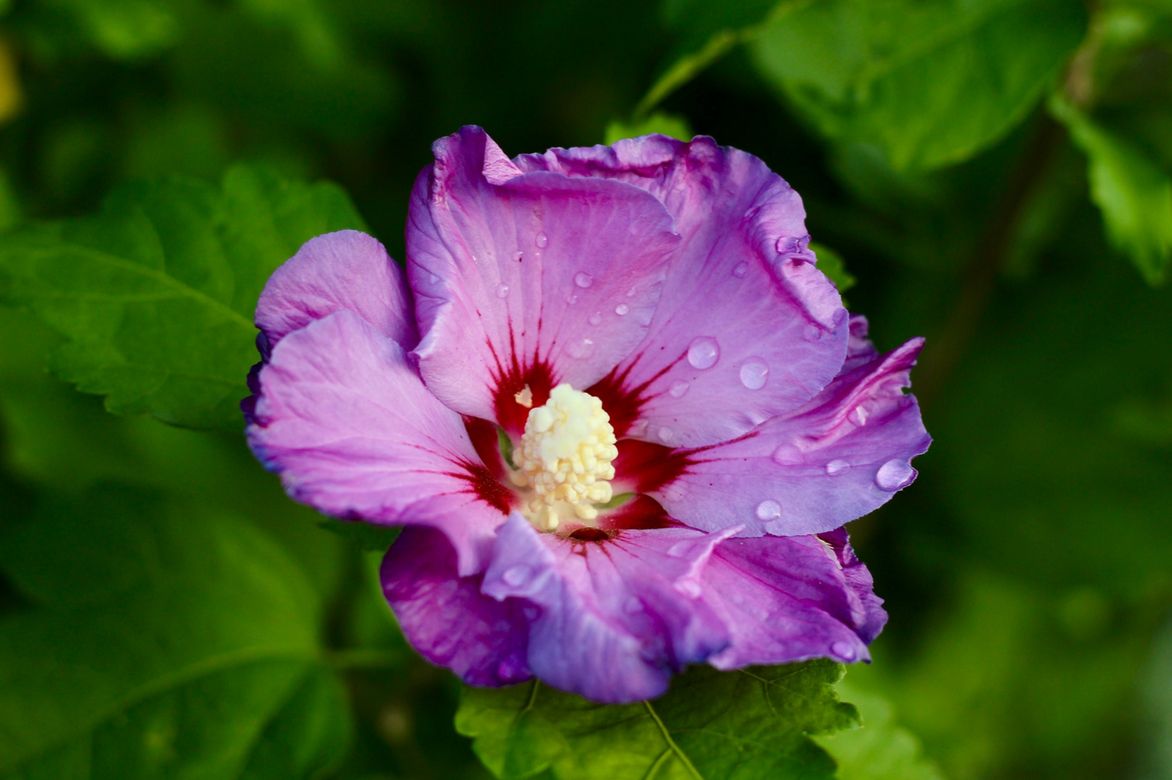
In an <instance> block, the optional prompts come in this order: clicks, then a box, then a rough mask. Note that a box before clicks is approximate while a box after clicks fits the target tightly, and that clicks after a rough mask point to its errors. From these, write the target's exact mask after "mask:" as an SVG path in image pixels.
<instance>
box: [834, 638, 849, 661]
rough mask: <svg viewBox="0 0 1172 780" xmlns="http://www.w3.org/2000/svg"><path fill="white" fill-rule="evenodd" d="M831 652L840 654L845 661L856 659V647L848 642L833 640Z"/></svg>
mask: <svg viewBox="0 0 1172 780" xmlns="http://www.w3.org/2000/svg"><path fill="white" fill-rule="evenodd" d="M830 652H831V653H833V654H834V655H836V656H838V657H839V658H841V659H842V660H844V661H853V660H855V649H854V647H852V646H851V645H850V643H848V642H833V643H831V645H830Z"/></svg>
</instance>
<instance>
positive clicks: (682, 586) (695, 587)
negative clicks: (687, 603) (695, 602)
mask: <svg viewBox="0 0 1172 780" xmlns="http://www.w3.org/2000/svg"><path fill="white" fill-rule="evenodd" d="M676 590H678V591H679V592H680V593H683V594H684V595H685V596H687V597H688V598H690V599H698V598H700V593H701V590H700V583H698V582H696V581H695V580H680V581H679V582H677V583H676Z"/></svg>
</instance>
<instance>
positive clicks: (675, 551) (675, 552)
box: [667, 541, 692, 558]
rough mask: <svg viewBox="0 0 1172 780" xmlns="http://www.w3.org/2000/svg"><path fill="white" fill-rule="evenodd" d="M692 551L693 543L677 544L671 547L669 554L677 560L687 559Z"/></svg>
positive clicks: (668, 550) (668, 549)
mask: <svg viewBox="0 0 1172 780" xmlns="http://www.w3.org/2000/svg"><path fill="white" fill-rule="evenodd" d="M691 551H692V543H691V542H689V541H683V542H676V543H675V544H673V545H672V546H671V547H669V548H667V554H668V555H672V556H675V557H676V558H685V557H687V555H688V553H690V552H691Z"/></svg>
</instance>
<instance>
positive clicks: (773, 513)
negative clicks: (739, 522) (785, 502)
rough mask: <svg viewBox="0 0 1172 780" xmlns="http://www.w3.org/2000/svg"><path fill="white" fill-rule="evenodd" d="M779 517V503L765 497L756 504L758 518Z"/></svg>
mask: <svg viewBox="0 0 1172 780" xmlns="http://www.w3.org/2000/svg"><path fill="white" fill-rule="evenodd" d="M779 517H781V504H779V503H777V502H776V501H774V500H773V499H772V498H767V499H765V500H764V501H762V502H761V503H760V504H758V505H757V519H758V520H776V519H777V518H779Z"/></svg>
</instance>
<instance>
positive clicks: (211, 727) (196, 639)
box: [0, 489, 350, 778]
mask: <svg viewBox="0 0 1172 780" xmlns="http://www.w3.org/2000/svg"><path fill="white" fill-rule="evenodd" d="M81 529H84V538H81V539H79V538H78V537H79V530H81ZM0 571H3V573H4V574H5V575H6V576H7V577H8V578H9V579H10V580H11V581H12V582H13V583H15V584H16V586H17V587H18V588H19V589H20V590H21V591H22V592H23V593H24V594H25V595H26V596H27V597H28V598H29V599H30V600H31V601H32V602H33V605H34V607H33V608H31V609H26V610H23V611H19V612H15V613H10V614H6V615H4V616H3V617H0V777H5V778H9V777H12V778H15V777H39V776H43V777H73V776H89V777H119V778H140V777H143V778H145V777H159V778H162V777H234V776H246V777H258V778H259V777H272V778H287V777H292V776H304V775H305V774H308V773H310V772H311V771H312V770H314V769H320V768H323V767H326V766H328V765H330V764H332V763H333V762H335V761H336V760H338V758H339V751H340V750H343V749H344V747H345V745H346V743H347V741H348V734H349V728H350V727H349V720H348V712H347V709H346V707H345V706H344V696H343V695H342V693H341V690H340V688H339V683H338V681H337V680H336V679H333V677H332V676H331V675H330V674H329V673H328V671H327V669H326V667H325V666H324V665H323V662H322V660H321V658H322V652H321V648H320V643H319V639H318V630H319V629H318V624H319V621H320V620H321V618H322V602H323V599H322V597H321V596H320V595H319V594H317V593H316V592H315V590H314V589H313V587H312V586H311V584H310V582H309V581H308V580H307V579H306V577H305V576H304V574H302V572H301V571H300V569H299V567H298V565H297V564H296V563H294V561H293V560H291V559H290V557H289V556H288V554H287V553H285V552H284V551H283V550H282V549H281V548H279V547H277V546H276V545H274V544H273V543H272V542H271V541H270V540H269V539H268V538H266V537H265V536H264V535H263V534H260V533H259V532H257V531H256V530H255V529H254V528H253V527H251V526H250V525H248V524H246V523H243V522H240V521H237V520H233V519H230V518H227V517H221V516H219V515H216V514H210V513H204V512H200V511H197V510H193V509H191V508H189V507H185V508H183V509H180V508H178V507H176V506H173V505H170V504H168V503H164V502H162V501H160V500H158V499H155V498H152V497H150V496H147V495H143V494H141V493H138V492H133V491H126V490H114V489H109V490H105V491H101V492H98V493H95V494H91V495H88V496H86V497H85V499H84V500H83V501H69V500H64V499H63V500H59V501H57V502H55V503H54V504H53V505H51V506H47V507H45V508H44V510H43V511H41V512H39V513H37V514H35V515H34V516H31V517H25V518H21V519H13V518H11V517H10V518H7V519H5V521H4V522H3V523H2V524H0Z"/></svg>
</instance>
